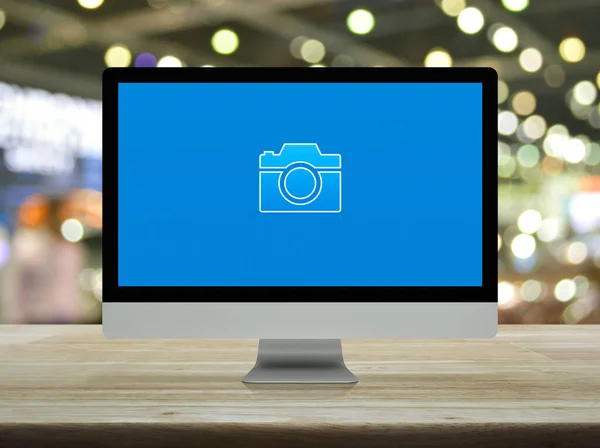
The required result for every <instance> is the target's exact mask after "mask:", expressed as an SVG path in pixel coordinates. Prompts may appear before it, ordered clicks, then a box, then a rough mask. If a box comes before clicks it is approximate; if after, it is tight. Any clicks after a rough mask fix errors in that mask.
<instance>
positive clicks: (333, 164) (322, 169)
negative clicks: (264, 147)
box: [258, 143, 342, 213]
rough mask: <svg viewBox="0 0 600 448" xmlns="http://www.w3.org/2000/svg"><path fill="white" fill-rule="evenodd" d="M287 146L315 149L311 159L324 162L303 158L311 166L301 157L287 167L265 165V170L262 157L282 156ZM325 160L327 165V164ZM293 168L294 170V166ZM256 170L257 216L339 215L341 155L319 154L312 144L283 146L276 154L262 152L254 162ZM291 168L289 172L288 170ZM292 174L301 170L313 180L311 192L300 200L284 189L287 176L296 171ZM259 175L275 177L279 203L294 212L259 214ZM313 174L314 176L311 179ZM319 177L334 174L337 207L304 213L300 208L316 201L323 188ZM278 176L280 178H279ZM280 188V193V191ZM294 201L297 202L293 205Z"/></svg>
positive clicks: (260, 194)
mask: <svg viewBox="0 0 600 448" xmlns="http://www.w3.org/2000/svg"><path fill="white" fill-rule="evenodd" d="M289 146H311V147H313V148H314V149H316V153H313V154H312V155H313V156H317V159H318V160H317V162H318V161H321V160H324V161H325V162H324V163H323V162H322V164H319V163H317V162H315V160H313V159H314V157H307V158H308V159H309V160H311V162H315V163H310V162H308V161H306V160H304V159H303V158H302V157H301V156H299V157H297V160H293V161H292V162H290V163H285V162H283V163H282V164H276V163H275V164H273V163H271V164H269V166H266V167H263V157H264V156H266V157H270V158H272V157H273V156H275V157H280V156H282V155H283V153H284V149H285V148H286V147H289ZM327 159H329V160H330V162H327ZM282 160H285V159H284V158H283V157H282ZM296 165H297V166H296ZM258 166H259V175H258V210H259V211H260V212H261V213H340V212H341V211H342V156H341V154H323V153H322V152H321V149H320V148H319V145H317V144H316V143H284V144H283V146H282V147H281V149H280V151H279V153H278V154H275V153H274V152H273V151H265V152H263V153H262V154H261V155H260V156H259V158H258ZM290 168H291V169H290ZM296 170H304V171H308V172H309V173H310V174H311V175H312V177H313V179H314V187H313V189H312V191H311V192H310V193H309V194H308V195H306V196H304V197H298V196H294V195H293V194H291V193H290V192H289V191H288V189H287V179H288V176H289V175H290V174H291V173H292V172H294V171H296ZM263 174H279V177H278V181H277V185H278V189H279V194H280V195H281V197H282V199H284V200H285V201H287V202H288V203H289V204H292V205H293V206H295V207H296V208H295V209H293V210H263V208H262V177H263ZM315 174H316V175H317V176H318V179H317V177H316V176H315ZM323 174H336V175H337V176H338V178H339V187H338V189H339V206H338V209H336V210H306V209H303V207H304V206H306V205H309V204H311V203H312V202H313V201H315V200H316V199H318V198H319V196H320V194H321V191H322V188H323V176H322V175H323ZM282 176H284V177H283V178H282ZM282 185H283V189H284V190H285V192H284V191H282ZM296 201H297V202H296Z"/></svg>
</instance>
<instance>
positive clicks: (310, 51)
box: [300, 39, 326, 64]
mask: <svg viewBox="0 0 600 448" xmlns="http://www.w3.org/2000/svg"><path fill="white" fill-rule="evenodd" d="M300 55H301V57H302V59H304V60H305V61H306V62H308V63H309V64H318V63H319V62H321V61H322V60H323V59H324V58H325V55H326V49H325V45H323V43H322V42H321V41H318V40H316V39H307V40H306V41H304V42H303V43H302V46H301V47H300Z"/></svg>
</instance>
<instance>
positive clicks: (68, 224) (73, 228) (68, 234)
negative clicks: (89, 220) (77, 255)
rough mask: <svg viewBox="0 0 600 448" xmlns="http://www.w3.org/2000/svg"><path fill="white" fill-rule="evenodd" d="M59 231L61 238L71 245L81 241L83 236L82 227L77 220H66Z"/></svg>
mask: <svg viewBox="0 0 600 448" xmlns="http://www.w3.org/2000/svg"><path fill="white" fill-rule="evenodd" d="M60 231H61V233H62V236H63V238H64V239H65V240H67V241H70V242H71V243H76V242H78V241H81V239H82V238H83V235H84V229H83V225H82V224H81V222H80V221H78V220H77V219H67V220H66V221H65V222H63V223H62V225H61V227H60Z"/></svg>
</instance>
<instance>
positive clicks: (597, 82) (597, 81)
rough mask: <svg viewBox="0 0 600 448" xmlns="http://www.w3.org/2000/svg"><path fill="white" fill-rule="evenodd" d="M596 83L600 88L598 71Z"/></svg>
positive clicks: (599, 73)
mask: <svg viewBox="0 0 600 448" xmlns="http://www.w3.org/2000/svg"><path fill="white" fill-rule="evenodd" d="M596 85H597V86H598V88H599V89H600V72H598V74H597V75H596Z"/></svg>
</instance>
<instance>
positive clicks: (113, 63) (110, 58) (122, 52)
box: [104, 45, 131, 67]
mask: <svg viewBox="0 0 600 448" xmlns="http://www.w3.org/2000/svg"><path fill="white" fill-rule="evenodd" d="M104 62H105V63H106V66H107V67H128V66H129V64H131V52H130V51H129V50H128V49H127V47H124V46H123V45H113V46H112V47H110V48H109V49H108V50H106V53H105V54H104Z"/></svg>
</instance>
